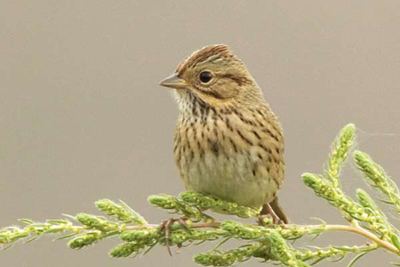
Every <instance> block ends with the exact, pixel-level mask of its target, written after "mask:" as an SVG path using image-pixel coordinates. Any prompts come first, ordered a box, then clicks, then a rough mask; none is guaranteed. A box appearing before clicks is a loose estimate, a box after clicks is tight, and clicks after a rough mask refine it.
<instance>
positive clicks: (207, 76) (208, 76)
mask: <svg viewBox="0 0 400 267" xmlns="http://www.w3.org/2000/svg"><path fill="white" fill-rule="evenodd" d="M199 78H200V81H201V82H202V83H209V82H210V81H211V80H212V78H213V75H212V73H211V72H209V71H203V72H202V73H200V76H199Z"/></svg>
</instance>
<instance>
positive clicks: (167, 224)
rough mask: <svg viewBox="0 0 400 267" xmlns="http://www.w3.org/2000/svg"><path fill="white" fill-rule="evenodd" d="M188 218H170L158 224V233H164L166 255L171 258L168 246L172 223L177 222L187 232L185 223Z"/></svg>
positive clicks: (187, 228) (187, 227)
mask: <svg viewBox="0 0 400 267" xmlns="http://www.w3.org/2000/svg"><path fill="white" fill-rule="evenodd" d="M187 219H188V218H187V217H186V216H183V217H179V218H170V219H167V220H163V221H162V222H161V224H160V229H159V230H158V231H159V233H160V234H161V233H162V232H163V231H164V232H165V246H166V247H167V250H168V253H169V255H170V256H172V252H171V246H170V240H169V238H170V234H171V226H172V224H173V223H174V222H178V223H179V224H180V225H182V227H183V228H184V229H185V230H187V231H190V230H189V226H188V225H187V223H186V222H185V220H187Z"/></svg>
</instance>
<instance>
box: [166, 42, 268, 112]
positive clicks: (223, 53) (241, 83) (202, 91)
mask: <svg viewBox="0 0 400 267" xmlns="http://www.w3.org/2000/svg"><path fill="white" fill-rule="evenodd" d="M160 85H162V86H165V87H170V88H173V89H175V91H176V95H177V98H178V101H179V100H180V101H191V100H190V99H192V100H193V99H196V98H197V99H200V100H202V101H203V102H204V103H205V104H207V105H210V106H213V107H228V106H232V105H235V106H238V105H249V104H251V103H254V101H256V102H259V101H263V100H262V95H261V90H260V89H259V87H258V86H257V84H256V82H255V81H254V79H253V78H252V77H251V75H250V73H249V72H248V70H247V68H246V66H245V65H244V64H243V62H242V61H241V60H240V59H238V58H237V57H236V56H235V55H234V54H233V52H232V50H231V49H230V48H229V47H228V46H227V45H223V44H220V45H210V46H206V47H204V48H202V49H200V50H198V51H195V52H194V53H193V54H192V55H191V56H189V57H188V58H186V59H184V60H183V61H182V62H181V63H180V64H179V65H178V67H177V69H176V70H175V72H174V73H173V74H172V75H171V76H169V77H168V78H166V79H165V80H163V81H162V82H161V83H160ZM188 95H190V96H191V97H187V96H188ZM193 97H194V98H193Z"/></svg>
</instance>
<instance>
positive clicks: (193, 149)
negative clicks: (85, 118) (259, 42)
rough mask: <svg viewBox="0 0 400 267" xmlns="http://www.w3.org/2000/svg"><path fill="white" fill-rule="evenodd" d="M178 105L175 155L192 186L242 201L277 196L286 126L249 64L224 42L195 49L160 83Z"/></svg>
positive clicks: (257, 202) (261, 200)
mask: <svg viewBox="0 0 400 267" xmlns="http://www.w3.org/2000/svg"><path fill="white" fill-rule="evenodd" d="M161 85H163V86H167V87H171V88H174V89H175V90H174V94H175V96H176V100H177V102H178V106H179V111H180V113H179V118H178V122H177V127H176V133H175V141H174V154H175V160H176V164H177V166H178V169H179V172H180V176H181V178H182V180H183V182H184V184H185V187H186V188H187V189H188V190H192V191H196V192H200V193H206V194H210V195H213V196H216V197H219V198H221V199H224V200H228V201H233V202H236V203H238V204H240V205H245V206H251V207H255V208H260V207H262V206H263V205H264V204H268V203H271V205H270V206H271V207H272V209H273V210H274V211H275V212H276V213H277V215H278V217H280V219H281V220H283V221H284V222H287V217H286V216H285V215H284V213H283V212H282V211H281V209H280V207H279V205H278V203H277V198H276V195H277V193H278V190H279V189H280V187H281V184H282V181H283V177H284V172H285V161H284V157H283V152H284V142H283V134H282V128H281V126H280V123H279V121H278V119H277V117H276V116H275V115H274V113H273V112H272V111H271V109H270V107H269V105H268V104H267V103H266V101H265V100H264V98H263V95H262V91H261V89H260V88H259V87H258V85H257V83H256V82H255V80H254V79H253V77H252V76H251V75H250V73H249V72H248V70H247V68H246V66H245V65H244V64H243V63H242V61H240V60H239V59H238V58H237V57H236V56H235V55H234V54H233V53H232V51H231V50H230V49H229V47H228V46H226V45H211V46H207V47H204V48H203V49H201V50H198V51H196V52H194V53H193V54H192V55H191V56H190V57H188V58H186V59H185V60H183V61H182V63H181V64H179V66H178V68H177V69H176V71H175V73H174V74H173V75H172V76H170V77H169V78H167V79H165V80H164V81H163V82H161Z"/></svg>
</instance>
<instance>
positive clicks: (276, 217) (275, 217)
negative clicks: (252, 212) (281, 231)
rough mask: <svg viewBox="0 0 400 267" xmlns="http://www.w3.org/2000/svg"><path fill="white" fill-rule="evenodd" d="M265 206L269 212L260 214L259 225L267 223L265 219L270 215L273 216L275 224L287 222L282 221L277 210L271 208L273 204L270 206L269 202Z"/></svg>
mask: <svg viewBox="0 0 400 267" xmlns="http://www.w3.org/2000/svg"><path fill="white" fill-rule="evenodd" d="M265 208H266V211H267V214H266V215H260V216H259V217H258V224H259V225H265V221H264V219H265V218H266V217H267V216H270V217H271V219H272V223H273V224H280V225H281V224H285V222H284V221H282V220H281V219H280V218H279V216H278V215H276V213H275V211H274V210H273V209H272V208H271V206H270V205H269V204H267V205H265Z"/></svg>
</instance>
